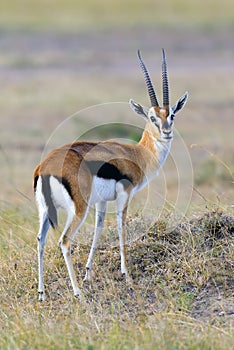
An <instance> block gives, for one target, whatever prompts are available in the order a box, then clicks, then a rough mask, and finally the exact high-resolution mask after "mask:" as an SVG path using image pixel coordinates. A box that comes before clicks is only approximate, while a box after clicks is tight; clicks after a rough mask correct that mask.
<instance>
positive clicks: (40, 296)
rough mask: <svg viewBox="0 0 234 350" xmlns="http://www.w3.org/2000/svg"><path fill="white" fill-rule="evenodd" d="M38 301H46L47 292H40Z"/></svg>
mask: <svg viewBox="0 0 234 350" xmlns="http://www.w3.org/2000/svg"><path fill="white" fill-rule="evenodd" d="M38 301H45V293H44V292H38Z"/></svg>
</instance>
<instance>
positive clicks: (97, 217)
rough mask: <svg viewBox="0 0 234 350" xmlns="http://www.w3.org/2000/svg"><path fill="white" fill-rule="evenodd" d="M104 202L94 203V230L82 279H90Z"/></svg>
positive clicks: (102, 220) (100, 229)
mask: <svg viewBox="0 0 234 350" xmlns="http://www.w3.org/2000/svg"><path fill="white" fill-rule="evenodd" d="M106 207H107V203H106V202H99V203H97V204H96V214H95V230H94V237H93V243H92V246H91V249H90V253H89V257H88V261H87V264H86V274H85V278H84V281H91V280H92V275H91V274H92V261H93V256H94V253H95V251H96V249H97V243H98V240H99V238H100V235H101V232H102V229H103V226H104V219H105V214H106Z"/></svg>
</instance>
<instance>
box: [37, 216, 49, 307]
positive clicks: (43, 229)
mask: <svg viewBox="0 0 234 350" xmlns="http://www.w3.org/2000/svg"><path fill="white" fill-rule="evenodd" d="M49 228H50V222H49V218H48V216H47V215H46V214H45V215H44V216H43V217H42V219H41V223H40V229H39V233H38V236H37V239H38V275H39V281H38V300H39V301H44V300H45V291H44V289H45V288H44V281H43V258H44V248H45V243H46V236H47V233H48V231H49Z"/></svg>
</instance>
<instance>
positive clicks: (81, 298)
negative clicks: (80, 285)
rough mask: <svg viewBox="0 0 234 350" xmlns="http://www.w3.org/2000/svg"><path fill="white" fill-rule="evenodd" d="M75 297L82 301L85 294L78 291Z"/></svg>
mask: <svg viewBox="0 0 234 350" xmlns="http://www.w3.org/2000/svg"><path fill="white" fill-rule="evenodd" d="M74 297H75V298H76V299H77V300H78V301H79V302H81V301H82V300H83V296H82V294H81V292H77V293H75V294H74Z"/></svg>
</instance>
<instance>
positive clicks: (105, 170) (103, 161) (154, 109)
mask: <svg viewBox="0 0 234 350" xmlns="http://www.w3.org/2000/svg"><path fill="white" fill-rule="evenodd" d="M162 52H163V57H162V81H163V106H162V107H160V106H159V104H158V101H157V98H156V94H155V91H154V88H153V85H152V83H151V80H150V77H149V73H148V71H147V69H146V66H145V64H144V62H143V60H142V58H141V55H140V52H139V51H138V59H139V63H140V67H141V69H142V71H143V74H144V78H145V81H146V85H147V89H148V94H149V97H150V101H151V107H150V108H149V109H148V108H145V107H144V106H142V105H140V104H138V103H136V102H134V101H133V100H130V107H131V108H132V109H133V111H134V112H136V114H139V115H141V116H142V117H143V118H145V121H146V125H145V129H144V132H143V134H142V137H141V140H140V142H139V143H138V144H136V145H132V144H122V143H119V142H108V141H106V142H74V143H71V144H67V145H64V146H62V147H60V148H58V149H55V150H53V151H52V152H50V153H49V155H48V156H47V157H46V159H45V160H44V161H42V162H41V163H40V164H39V165H38V166H37V168H36V169H35V171H34V190H35V196H36V201H37V205H38V211H39V218H40V229H39V233H38V263H39V287H38V293H39V300H44V298H45V294H44V283H43V255H44V246H45V241H46V235H47V232H48V230H49V228H50V227H51V226H52V227H53V228H55V227H56V226H57V213H58V210H59V209H60V208H62V209H64V210H65V211H66V213H67V221H66V225H65V228H64V230H63V233H62V235H61V237H60V240H59V243H60V245H61V249H62V252H63V256H64V259H65V262H66V265H67V269H68V273H69V276H70V279H71V284H72V287H73V290H74V294H75V296H78V297H81V292H80V289H79V287H78V283H77V280H76V274H75V272H74V269H73V264H72V260H71V241H72V240H73V239H74V237H75V234H76V232H77V231H78V230H79V229H80V228H81V226H82V224H83V223H84V221H85V218H86V216H87V214H88V211H89V209H90V207H91V206H92V205H94V204H95V206H96V220H95V230H94V238H93V243H92V247H91V250H90V253H89V257H88V261H87V264H86V276H85V280H87V281H89V280H91V270H92V260H93V255H94V252H95V250H96V248H97V242H98V239H99V237H100V234H101V231H102V228H103V224H104V217H105V212H106V207H107V202H108V201H113V200H115V201H116V215H117V222H118V233H119V244H120V255H121V272H122V274H123V275H125V277H126V278H128V272H127V268H126V251H125V221H126V214H127V208H128V204H129V199H130V198H131V197H132V196H133V195H134V194H135V193H136V192H137V191H139V190H140V189H142V188H143V187H144V186H146V185H147V184H148V183H149V181H151V180H152V178H154V177H155V176H156V175H157V173H158V171H159V169H160V168H161V167H162V165H163V164H164V162H165V160H166V158H167V155H168V153H169V150H170V147H171V142H172V139H173V125H174V116H175V114H176V113H177V112H178V111H179V110H181V109H182V108H183V107H184V105H185V103H186V101H187V97H188V94H187V93H185V94H184V95H183V96H182V97H181V98H180V99H179V100H178V101H177V102H176V104H175V105H174V106H173V107H171V108H170V106H169V88H168V77H167V65H166V58H165V53H164V50H163V51H162Z"/></svg>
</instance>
